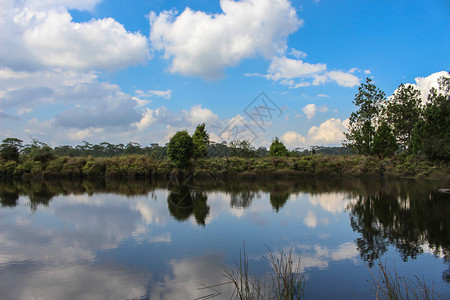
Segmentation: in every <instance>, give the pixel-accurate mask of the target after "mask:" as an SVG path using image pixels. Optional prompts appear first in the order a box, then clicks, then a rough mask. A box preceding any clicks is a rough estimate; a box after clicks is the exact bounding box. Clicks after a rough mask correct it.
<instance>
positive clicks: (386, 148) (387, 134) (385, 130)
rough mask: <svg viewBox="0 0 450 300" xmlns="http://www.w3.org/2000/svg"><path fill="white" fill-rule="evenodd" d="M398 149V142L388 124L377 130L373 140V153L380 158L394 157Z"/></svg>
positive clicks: (384, 123) (383, 123)
mask: <svg viewBox="0 0 450 300" xmlns="http://www.w3.org/2000/svg"><path fill="white" fill-rule="evenodd" d="M397 149H398V144H397V140H396V139H395V136H394V135H393V134H392V131H391V128H389V125H388V124H387V123H386V122H382V123H381V125H380V126H379V127H378V128H377V130H376V132H375V136H374V138H373V153H374V154H376V155H377V156H378V157H379V158H383V157H386V156H392V155H394V153H395V152H396V151H397Z"/></svg>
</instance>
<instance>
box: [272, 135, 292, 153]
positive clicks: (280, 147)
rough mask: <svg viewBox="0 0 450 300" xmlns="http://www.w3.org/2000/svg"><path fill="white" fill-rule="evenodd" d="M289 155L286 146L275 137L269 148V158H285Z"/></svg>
mask: <svg viewBox="0 0 450 300" xmlns="http://www.w3.org/2000/svg"><path fill="white" fill-rule="evenodd" d="M288 155H289V151H288V150H287V149H286V147H285V146H284V144H283V143H282V142H281V141H280V140H279V139H278V137H275V139H274V140H273V142H272V144H271V145H270V148H269V156H275V157H283V156H288Z"/></svg>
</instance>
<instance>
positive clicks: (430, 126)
mask: <svg viewBox="0 0 450 300" xmlns="http://www.w3.org/2000/svg"><path fill="white" fill-rule="evenodd" d="M449 74H450V73H449ZM438 83H439V88H438V89H436V88H432V89H431V90H430V93H429V96H428V99H427V101H426V103H422V101H421V92H420V91H419V90H417V89H416V88H415V87H414V86H413V85H405V84H401V85H400V86H399V87H398V89H397V90H396V91H395V92H394V94H393V95H392V96H391V97H389V98H386V94H385V93H384V92H383V91H382V90H380V89H379V88H377V87H376V86H375V85H374V84H373V82H372V80H371V79H370V78H367V79H366V82H365V83H362V84H361V85H360V87H359V88H358V93H357V94H356V95H355V99H354V101H353V103H354V104H355V105H356V106H357V107H358V109H357V111H356V112H353V113H352V114H351V116H350V122H349V129H348V132H347V133H345V136H346V138H347V142H346V143H344V144H345V146H347V147H348V148H350V149H352V150H354V151H355V152H357V153H359V154H364V155H376V156H378V157H379V158H383V157H386V156H392V155H394V154H397V153H401V152H405V153H407V154H413V155H424V156H426V158H427V159H429V160H431V161H443V162H448V161H449V160H450V77H446V76H443V77H441V78H440V79H439V80H438Z"/></svg>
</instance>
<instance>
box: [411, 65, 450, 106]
mask: <svg viewBox="0 0 450 300" xmlns="http://www.w3.org/2000/svg"><path fill="white" fill-rule="evenodd" d="M442 76H446V77H450V75H449V73H448V72H446V71H441V72H436V73H433V74H431V75H429V76H427V77H417V78H415V82H416V84H412V85H413V86H414V87H415V88H416V89H418V90H419V91H420V96H421V98H422V102H424V103H425V102H426V101H427V100H428V95H429V94H430V90H431V89H432V88H435V89H437V90H439V83H438V79H439V78H441V77H442Z"/></svg>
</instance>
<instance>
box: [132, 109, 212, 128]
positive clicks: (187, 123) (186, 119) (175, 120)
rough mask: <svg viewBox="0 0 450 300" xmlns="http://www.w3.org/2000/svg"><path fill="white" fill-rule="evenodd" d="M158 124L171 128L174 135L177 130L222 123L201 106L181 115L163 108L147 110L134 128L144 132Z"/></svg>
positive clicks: (182, 112)
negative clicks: (203, 124) (202, 124)
mask: <svg viewBox="0 0 450 300" xmlns="http://www.w3.org/2000/svg"><path fill="white" fill-rule="evenodd" d="M156 122H158V123H161V124H164V125H166V126H170V128H171V131H173V133H175V132H176V131H177V130H182V129H193V128H195V126H197V125H198V124H200V123H205V124H206V125H207V126H208V127H209V128H211V127H215V126H216V125H217V124H219V123H220V121H219V117H218V116H217V114H215V113H213V112H212V111H211V110H209V109H207V108H202V106H201V105H194V106H192V107H191V108H190V109H189V110H184V109H183V110H181V112H179V113H175V112H172V111H169V110H167V108H166V107H164V106H161V107H158V108H157V109H154V110H152V109H149V108H146V109H145V110H144V111H143V112H142V118H141V119H140V121H138V122H135V123H134V124H133V126H135V127H137V129H138V130H139V131H142V130H145V129H147V128H148V127H149V126H150V125H152V124H154V123H156Z"/></svg>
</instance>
